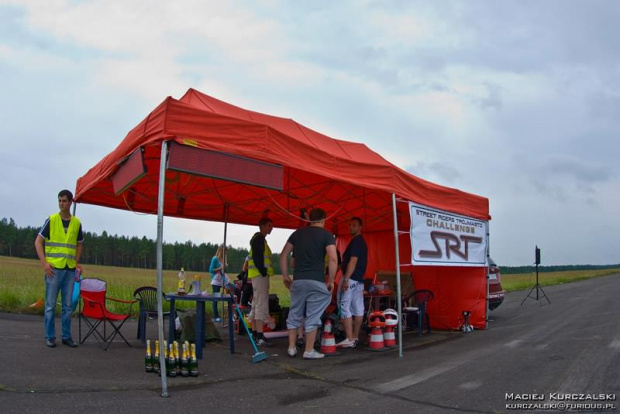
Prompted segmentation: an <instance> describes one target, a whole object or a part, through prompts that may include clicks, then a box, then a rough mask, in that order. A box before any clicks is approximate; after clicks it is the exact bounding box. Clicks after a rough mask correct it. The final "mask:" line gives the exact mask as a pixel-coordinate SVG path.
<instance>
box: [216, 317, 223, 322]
mask: <svg viewBox="0 0 620 414" xmlns="http://www.w3.org/2000/svg"><path fill="white" fill-rule="evenodd" d="M214 321H215V322H222V318H215V319H214Z"/></svg>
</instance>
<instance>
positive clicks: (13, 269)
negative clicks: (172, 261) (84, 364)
mask: <svg viewBox="0 0 620 414" xmlns="http://www.w3.org/2000/svg"><path fill="white" fill-rule="evenodd" d="M619 272H620V269H605V270H582V271H570V272H550V273H540V274H539V281H540V284H541V286H551V285H558V284H562V283H570V282H576V281H579V280H584V279H590V278H593V277H600V276H606V275H610V274H613V273H619ZM195 274H198V275H200V276H201V278H202V286H203V290H204V289H205V286H206V285H207V284H209V283H210V280H211V277H210V275H209V274H208V273H188V274H187V277H188V280H193V277H194V275H195ZM231 276H232V275H231ZM84 277H93V278H99V279H103V280H105V281H106V282H108V296H110V297H113V298H118V299H125V300H130V299H132V295H133V292H134V290H136V289H137V288H138V287H140V286H156V283H157V273H156V271H155V270H148V269H133V268H124V267H111V266H94V265H87V266H85V267H84ZM535 282H536V275H535V274H534V273H528V274H516V275H502V286H503V288H504V290H506V291H507V292H511V291H515V290H524V289H529V288H531V287H532V286H534V283H535ZM176 283H177V272H176V271H172V270H166V271H164V291H165V292H173V291H175V290H176V286H177V285H176ZM209 290H210V289H209ZM271 293H276V294H277V295H278V297H279V298H280V305H281V306H289V304H290V294H289V292H288V290H286V289H285V288H284V285H283V284H282V277H281V276H274V277H273V278H272V279H271ZM44 295H45V282H44V280H43V270H42V268H41V265H40V263H39V261H38V260H32V259H17V258H13V257H6V256H0V312H12V313H35V314H43V309H42V308H40V307H38V308H37V307H30V305H31V304H33V303H35V302H37V301H38V300H39V299H43V297H44ZM109 306H110V310H112V311H114V312H123V311H124V310H125V308H123V307H122V305H120V306H119V305H117V304H115V303H113V302H109ZM178 306H179V307H181V308H183V307H192V306H193V304H192V303H183V302H179V304H178ZM167 307H168V304H167V303H165V302H164V310H166V309H167ZM137 309H138V307H137V306H136V305H134V307H133V313H135V312H136V311H137ZM207 309H208V311H209V312H210V311H211V307H210V306H207Z"/></svg>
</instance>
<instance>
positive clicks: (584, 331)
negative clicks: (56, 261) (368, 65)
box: [0, 274, 620, 413]
mask: <svg viewBox="0 0 620 414" xmlns="http://www.w3.org/2000/svg"><path fill="white" fill-rule="evenodd" d="M541 277H544V276H541ZM544 289H545V292H546V293H547V295H548V297H549V298H550V300H551V304H548V303H547V301H546V300H545V299H544V298H543V299H542V300H539V301H535V300H533V299H528V300H527V301H526V302H525V303H524V304H523V306H521V305H520V303H521V301H522V300H523V298H524V297H525V296H526V295H527V291H524V292H514V293H511V294H508V295H507V297H506V300H505V302H504V304H503V305H502V306H500V307H499V308H498V309H497V310H495V311H493V312H491V317H492V320H491V321H490V324H489V329H488V330H481V331H474V332H472V333H468V334H462V333H455V332H433V333H432V334H430V335H425V336H424V337H422V338H418V337H417V336H415V335H410V334H408V335H405V347H406V349H405V356H404V357H403V358H398V356H397V353H396V352H394V351H388V352H380V353H377V352H371V351H368V350H364V349H355V350H347V351H346V352H343V353H342V355H339V356H335V357H330V358H326V359H324V360H321V361H303V360H301V359H300V358H296V359H289V358H286V357H284V355H285V342H284V340H278V341H277V343H276V346H275V347H274V348H270V349H267V351H268V352H269V353H270V354H271V356H270V358H269V359H268V360H266V361H264V362H261V363H260V364H251V363H250V362H249V361H250V356H251V355H252V352H251V349H250V346H249V343H248V342H247V339H246V338H245V337H240V338H238V339H237V348H238V349H237V351H238V352H237V354H235V355H231V354H230V353H229V352H228V350H227V348H226V343H227V341H226V338H224V341H223V342H222V343H221V344H216V345H213V344H209V345H207V348H206V349H205V359H204V360H202V361H201V362H200V366H199V368H200V376H199V377H198V378H172V379H169V380H168V384H169V386H168V387H169V388H168V390H169V393H170V397H169V398H162V397H161V396H160V395H159V393H160V390H161V379H160V378H159V377H157V376H156V375H154V374H147V373H145V372H144V371H143V349H142V347H141V346H140V344H139V342H137V341H136V340H135V339H134V337H135V323H132V324H129V325H128V326H126V327H124V329H123V332H124V333H125V334H126V336H127V338H128V339H131V342H132V344H133V345H134V346H133V347H132V348H129V347H127V346H126V345H125V344H123V343H120V342H119V343H116V342H115V343H114V344H113V346H112V347H111V349H110V350H109V351H107V352H106V351H102V350H101V349H99V348H98V347H97V345H96V344H95V343H88V342H87V343H86V344H84V345H82V346H80V347H78V348H77V349H69V348H68V347H64V346H61V345H59V346H58V347H57V348H55V349H48V348H46V347H45V346H44V343H43V339H42V332H43V326H42V325H43V322H42V318H41V317H33V316H22V315H6V314H5V315H0V346H1V348H0V365H1V370H0V411H1V412H3V413H13V412H15V413H24V412H37V413H47V412H58V413H61V412H71V413H76V412H77V413H81V412H92V413H95V412H111V411H115V410H119V409H122V410H123V411H124V412H135V413H141V412H148V413H164V412H166V413H170V412H175V413H176V412H188V413H191V412H209V411H212V410H217V412H231V413H232V412H235V413H245V412H256V413H267V412H269V413H285V412H286V413H305V412H308V413H310V412H311V413H344V412H352V411H355V412H360V411H362V410H363V411H365V412H369V413H443V412H533V411H534V412H535V411H542V410H540V409H534V410H529V411H528V410H524V409H510V407H509V406H507V404H529V403H536V404H545V403H547V404H550V403H560V402H561V403H563V404H603V408H601V409H596V410H590V411H588V412H615V411H618V409H619V408H620V403H619V402H618V401H617V400H616V401H609V400H603V401H590V400H587V401H566V400H563V401H559V400H554V401H552V400H550V398H551V397H555V398H557V399H559V398H564V399H565V398H566V395H567V394H569V397H571V398H592V397H594V396H596V397H597V398H601V395H600V394H603V395H604V396H605V398H607V397H608V396H611V397H612V398H616V399H617V398H618V397H619V396H620V303H619V296H620V274H616V275H612V276H607V277H602V278H597V279H591V280H588V281H583V282H577V283H571V284H567V285H560V286H554V287H548V288H544ZM59 322H60V321H58V324H57V325H58V326H57V329H59V327H60V324H59ZM150 325H151V326H149V329H150V330H151V331H149V332H150V333H153V334H154V327H155V324H154V323H150ZM74 335H75V337H77V322H74ZM511 394H512V400H510V399H508V398H507V395H511ZM572 394H576V395H572ZM543 395H544V401H527V399H531V398H540V397H541V396H543ZM607 404H612V405H614V406H615V410H612V409H611V408H606V407H607V406H606V405H607ZM574 407H575V409H573V411H574V412H584V411H586V410H585V408H586V407H588V406H585V405H582V406H581V408H579V406H574ZM590 407H592V406H590ZM521 408H523V406H521ZM565 408H566V407H565Z"/></svg>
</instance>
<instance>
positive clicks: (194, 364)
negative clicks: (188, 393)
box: [189, 344, 198, 377]
mask: <svg viewBox="0 0 620 414" xmlns="http://www.w3.org/2000/svg"><path fill="white" fill-rule="evenodd" d="M190 361H191V362H190V364H189V375H191V376H192V377H197V376H198V360H197V359H196V344H192V352H191V358H190Z"/></svg>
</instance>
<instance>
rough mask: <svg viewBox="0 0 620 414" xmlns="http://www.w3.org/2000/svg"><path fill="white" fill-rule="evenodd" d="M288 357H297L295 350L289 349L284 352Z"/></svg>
mask: <svg viewBox="0 0 620 414" xmlns="http://www.w3.org/2000/svg"><path fill="white" fill-rule="evenodd" d="M286 353H287V354H288V356H289V357H291V358H295V357H296V356H297V348H289V349H287V350H286Z"/></svg>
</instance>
